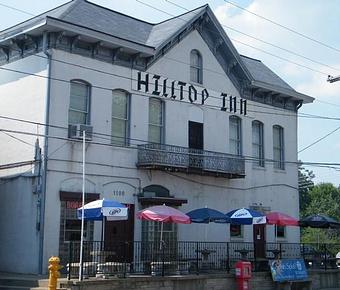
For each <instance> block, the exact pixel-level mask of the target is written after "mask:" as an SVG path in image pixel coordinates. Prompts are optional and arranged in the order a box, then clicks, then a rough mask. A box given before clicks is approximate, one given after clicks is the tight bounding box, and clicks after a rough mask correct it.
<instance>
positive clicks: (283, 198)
mask: <svg viewBox="0 0 340 290" xmlns="http://www.w3.org/2000/svg"><path fill="white" fill-rule="evenodd" d="M0 44H1V46H0V47H1V49H0V65H1V66H0V95H1V106H0V127H1V130H2V132H3V133H5V135H4V137H3V138H2V139H1V142H0V160H1V161H2V162H3V164H4V165H6V164H8V167H3V169H2V170H1V171H0V174H1V180H0V192H1V196H2V198H3V200H4V202H2V204H1V205H0V216H1V219H0V230H1V232H2V235H1V237H0V243H1V245H2V247H1V248H0V258H1V261H3V262H2V263H1V265H0V271H14V272H26V273H38V272H45V271H46V270H45V269H46V264H47V260H48V258H49V257H50V256H51V255H60V256H61V257H64V256H65V255H66V252H67V244H68V242H69V241H72V240H79V239H80V221H79V220H78V219H77V218H76V208H78V207H79V206H80V205H81V192H82V136H83V132H85V137H86V148H85V149H86V153H85V156H86V182H85V190H86V201H91V200H95V199H98V198H105V199H115V200H117V201H119V202H121V203H124V204H126V205H127V206H128V208H129V219H128V220H127V221H121V222H115V223H111V222H107V224H106V225H105V239H116V240H129V241H131V240H135V241H136V240H137V241H139V240H143V241H157V240H159V225H157V224H156V223H149V222H143V223H142V222H141V221H140V220H137V219H135V214H136V212H137V211H138V210H140V209H142V208H144V207H147V206H151V205H155V204H163V203H165V204H167V205H170V206H175V207H177V208H178V209H180V210H181V211H183V212H188V211H190V210H192V209H195V208H200V207H205V206H208V207H211V208H215V209H217V210H220V211H222V212H228V211H230V210H232V209H235V208H240V207H251V208H254V209H257V210H260V211H264V212H265V211H271V210H272V211H281V212H285V213H287V214H290V215H292V216H295V217H298V216H299V196H298V180H297V111H298V109H299V108H300V107H301V105H302V104H304V103H310V102H312V101H313V99H312V98H311V97H309V96H306V95H304V94H301V93H298V92H296V91H295V90H294V89H293V88H291V87H290V86H289V85H288V84H286V83H285V82H284V81H283V80H282V79H280V78H279V77H278V76H277V75H276V74H275V73H273V72H272V71H271V70H270V69H269V68H267V67H266V66H265V65H264V64H263V63H262V62H261V61H259V60H255V59H252V58H248V57H246V56H241V55H239V54H238V52H237V51H236V49H235V48H234V46H233V45H232V43H231V41H230V40H229V38H228V36H227V35H226V34H225V32H224V30H223V29H222V27H221V25H220V24H219V23H218V21H217V19H216V18H215V16H214V14H213V12H212V11H211V9H210V8H209V6H207V5H206V6H202V7H199V8H197V9H195V10H193V11H190V12H188V13H186V14H183V15H180V16H178V17H175V18H171V19H169V20H167V21H164V22H161V23H159V24H150V23H147V22H144V21H141V20H138V19H135V18H132V17H130V16H127V15H123V14H121V13H118V12H115V11H112V10H108V9H106V8H104V7H100V6H97V5H95V4H93V3H90V2H86V1H84V0H75V1H71V2H69V3H66V4H64V5H62V6H60V7H57V8H55V9H53V10H51V11H49V12H47V13H45V14H42V15H39V16H37V17H35V18H32V19H30V20H28V21H26V22H23V23H21V24H18V25H16V26H14V27H12V28H9V29H7V30H5V31H2V32H1V33H0ZM40 152H41V153H40ZM25 162H27V163H25ZM16 212H18V213H23V214H18V215H15V214H14V213H16ZM206 231H207V232H206V233H203V230H202V226H201V225H195V224H192V225H174V224H168V225H167V226H166V227H165V239H166V240H168V241H180V240H181V241H197V240H205V241H216V242H218V241H223V242H224V241H253V239H254V238H255V239H261V240H263V241H269V242H272V241H274V240H275V239H277V238H279V239H280V241H283V242H299V238H300V237H299V229H296V228H286V229H280V231H279V237H275V234H274V229H273V227H270V226H265V225H261V226H260V225H258V226H254V228H253V226H244V227H243V226H230V225H219V224H216V225H214V224H212V225H209V227H208V228H206ZM85 232H86V239H87V240H99V239H100V235H101V225H100V223H98V224H97V223H94V222H87V223H86V225H85ZM24 237H25V238H24ZM27 249H30V250H29V251H27ZM32 253H33V255H32ZM18 254H20V256H21V257H23V259H24V261H27V263H23V262H22V260H20V261H16V260H15V259H13V255H16V256H17V255H18Z"/></svg>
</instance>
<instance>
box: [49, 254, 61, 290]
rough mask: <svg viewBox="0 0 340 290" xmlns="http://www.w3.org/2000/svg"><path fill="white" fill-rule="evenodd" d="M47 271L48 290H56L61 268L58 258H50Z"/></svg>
mask: <svg viewBox="0 0 340 290" xmlns="http://www.w3.org/2000/svg"><path fill="white" fill-rule="evenodd" d="M48 264H49V266H48V271H49V274H50V275H49V279H48V289H49V290H56V289H57V284H58V278H59V277H60V272H59V270H60V269H61V268H62V266H60V259H59V258H58V257H54V256H52V257H51V258H49V260H48Z"/></svg>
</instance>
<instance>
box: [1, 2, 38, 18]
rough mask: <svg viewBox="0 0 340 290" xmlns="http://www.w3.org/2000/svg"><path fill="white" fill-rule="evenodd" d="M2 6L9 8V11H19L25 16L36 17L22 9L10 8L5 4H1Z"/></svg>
mask: <svg viewBox="0 0 340 290" xmlns="http://www.w3.org/2000/svg"><path fill="white" fill-rule="evenodd" d="M0 6H2V7H6V8H8V9H11V10H15V11H18V12H21V13H24V14H26V15H30V16H35V14H32V13H30V12H27V11H24V10H21V9H18V8H15V7H12V6H9V5H5V4H3V3H0Z"/></svg>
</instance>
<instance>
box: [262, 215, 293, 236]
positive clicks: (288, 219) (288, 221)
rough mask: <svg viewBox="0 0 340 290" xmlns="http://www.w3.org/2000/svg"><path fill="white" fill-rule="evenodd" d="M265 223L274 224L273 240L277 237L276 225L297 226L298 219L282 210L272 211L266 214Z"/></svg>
mask: <svg viewBox="0 0 340 290" xmlns="http://www.w3.org/2000/svg"><path fill="white" fill-rule="evenodd" d="M266 219H267V224H269V225H275V240H276V237H277V226H298V225H299V221H298V220H297V219H296V218H294V217H292V216H290V215H288V214H285V213H282V212H277V211H272V212H269V213H267V214H266Z"/></svg>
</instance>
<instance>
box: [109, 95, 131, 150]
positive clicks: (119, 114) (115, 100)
mask: <svg viewBox="0 0 340 290" xmlns="http://www.w3.org/2000/svg"><path fill="white" fill-rule="evenodd" d="M129 107H130V97H129V94H128V93H127V92H125V91H123V90H114V91H112V119H111V120H112V125H111V135H112V137H111V143H112V144H114V145H120V146H125V145H128V144H129V139H128V135H129V111H130V109H129Z"/></svg>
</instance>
